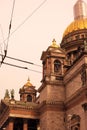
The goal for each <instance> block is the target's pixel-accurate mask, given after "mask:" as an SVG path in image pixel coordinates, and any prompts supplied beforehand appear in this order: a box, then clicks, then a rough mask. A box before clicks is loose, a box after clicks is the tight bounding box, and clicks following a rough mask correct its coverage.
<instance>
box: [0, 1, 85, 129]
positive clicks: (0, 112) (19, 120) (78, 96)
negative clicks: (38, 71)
mask: <svg viewBox="0 0 87 130" xmlns="http://www.w3.org/2000/svg"><path fill="white" fill-rule="evenodd" d="M73 8H74V20H73V21H72V23H70V25H68V27H67V28H66V30H65V31H64V33H63V37H62V41H61V43H60V45H58V44H57V43H56V40H55V39H53V41H52V44H51V45H50V46H49V47H48V48H47V49H46V50H45V51H43V52H42V55H41V60H42V67H43V72H42V80H41V86H40V87H39V88H38V90H36V89H35V86H33V84H32V83H31V81H30V80H29V79H28V81H27V82H26V83H25V84H24V85H23V87H21V88H20V89H19V95H20V100H19V101H18V100H16V99H15V98H14V90H11V96H9V92H8V90H6V93H5V96H4V99H2V100H1V102H0V130H87V3H86V2H84V1H83V0H77V2H76V3H75V5H74V7H73ZM37 92H38V93H39V96H37Z"/></svg>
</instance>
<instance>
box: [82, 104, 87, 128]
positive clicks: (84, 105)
mask: <svg viewBox="0 0 87 130" xmlns="http://www.w3.org/2000/svg"><path fill="white" fill-rule="evenodd" d="M82 107H83V109H84V114H85V115H84V116H85V130H87V103H84V104H82Z"/></svg>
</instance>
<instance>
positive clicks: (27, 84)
mask: <svg viewBox="0 0 87 130" xmlns="http://www.w3.org/2000/svg"><path fill="white" fill-rule="evenodd" d="M31 86H33V85H32V84H31V83H30V80H29V78H28V80H27V83H26V84H25V85H24V86H23V88H27V87H31Z"/></svg>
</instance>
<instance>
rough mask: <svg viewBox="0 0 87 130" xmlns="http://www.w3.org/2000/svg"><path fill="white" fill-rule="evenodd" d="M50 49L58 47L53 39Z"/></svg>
mask: <svg viewBox="0 0 87 130" xmlns="http://www.w3.org/2000/svg"><path fill="white" fill-rule="evenodd" d="M51 47H54V48H58V47H59V46H58V45H57V43H56V40H55V39H53V41H52V45H51Z"/></svg>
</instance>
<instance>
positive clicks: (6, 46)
mask: <svg viewBox="0 0 87 130" xmlns="http://www.w3.org/2000/svg"><path fill="white" fill-rule="evenodd" d="M46 1H47V0H44V1H43V2H42V3H41V4H40V5H39V6H38V7H37V8H35V9H34V10H33V12H32V13H31V14H30V15H28V17H26V18H25V19H24V21H23V22H22V23H21V24H20V25H18V27H17V28H16V29H15V30H14V31H13V32H12V33H10V31H11V26H12V17H13V11H14V6H15V0H14V1H13V8H12V13H11V20H10V24H9V32H8V37H7V38H6V39H5V40H4V41H3V42H4V43H5V41H6V40H7V45H6V44H5V49H4V53H5V55H4V56H3V55H2V56H3V59H2V61H1V64H2V63H4V64H7V65H10V66H14V67H18V68H23V69H28V68H26V67H21V66H17V65H13V64H10V63H5V62H4V59H5V58H6V57H7V58H10V59H14V60H17V61H21V62H25V63H29V64H32V65H36V66H39V67H41V66H40V65H37V64H34V63H32V62H28V61H24V60H20V59H17V58H13V57H9V56H7V48H8V42H9V38H10V36H11V35H12V34H14V33H15V32H16V31H17V30H18V29H19V28H20V27H21V26H22V25H23V24H24V23H25V22H26V21H27V20H28V19H29V18H30V17H31V16H32V15H33V14H34V13H35V12H36V11H37V10H38V9H39V8H40V7H41V6H42V5H43V4H44V3H45V2H46ZM0 55H1V54H0ZM28 70H31V69H28ZM32 71H34V72H39V71H36V70H32ZM40 73H41V72H40Z"/></svg>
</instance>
